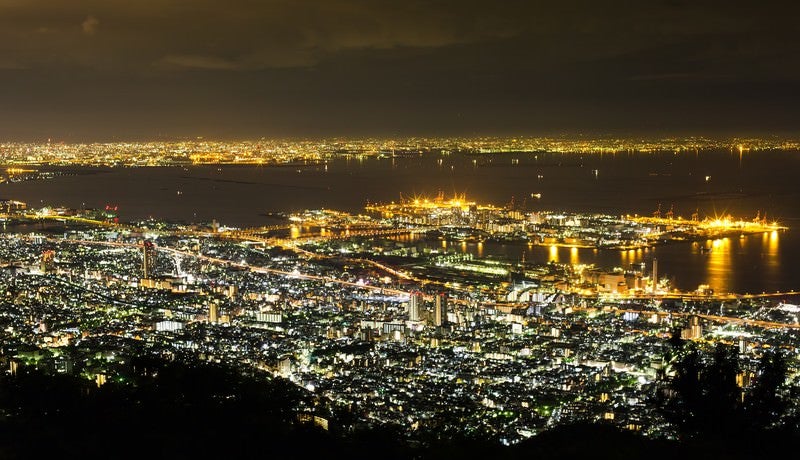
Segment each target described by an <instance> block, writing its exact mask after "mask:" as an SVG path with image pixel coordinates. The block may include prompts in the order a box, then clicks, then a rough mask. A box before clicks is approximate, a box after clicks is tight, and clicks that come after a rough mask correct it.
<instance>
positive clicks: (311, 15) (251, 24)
mask: <svg viewBox="0 0 800 460" xmlns="http://www.w3.org/2000/svg"><path fill="white" fill-rule="evenodd" d="M797 8H798V7H797V6H796V5H794V4H790V3H789V2H770V4H768V5H763V4H759V5H753V4H751V3H748V2H724V3H718V2H713V1H704V2H681V1H669V2H667V1H665V2H648V4H629V3H627V2H610V3H609V2H604V3H603V4H602V5H599V4H596V2H582V1H576V2H567V3H564V4H559V5H554V4H551V3H545V2H516V1H512V2H503V3H502V4H496V5H488V4H484V3H481V2H449V1H441V2H421V1H420V2H418V1H411V2H402V3H401V2H363V1H359V0H335V1H326V2H318V1H307V2H292V3H284V2H259V3H258V4H252V3H249V2H244V1H233V2H224V3H222V2H215V1H212V0H204V1H201V2H190V3H187V2H181V1H164V2H156V1H147V2H137V3H136V4H130V3H127V2H95V1H80V2H70V3H69V4H61V3H60V2H53V1H49V0H35V1H26V2H20V1H4V2H1V3H0V22H2V29H0V30H2V38H3V40H2V43H3V45H2V46H0V88H2V89H0V97H2V99H3V101H4V104H3V107H2V109H1V110H0V122H1V123H0V126H2V128H0V138H2V139H4V140H35V141H44V140H46V139H48V138H49V139H53V140H54V141H67V142H94V141H107V140H126V139H137V140H150V139H165V138H167V139H174V138H186V137H188V138H194V137H197V136H204V137H207V138H223V139H242V138H261V137H298V136H299V137H329V136H415V135H420V136H425V135H467V136H473V135H558V134H571V135H574V134H581V133H583V134H592V135H598V134H613V135H641V134H651V135H663V134H681V135H688V134H705V135H737V134H738V135H754V134H758V135H764V134H796V133H797V129H796V127H795V124H794V120H796V119H797V115H798V112H797V109H796V107H798V95H797V92H796V91H794V88H795V87H796V85H797V83H798V79H800V67H798V64H797V62H800V60H798V59H797V57H798V56H797V50H798V46H797V38H796V37H797V36H798V34H797V33H796V32H797V27H798V26H797V24H796V23H795V22H793V20H792V18H794V17H796V16H797V14H796V13H797V12H798V11H797Z"/></svg>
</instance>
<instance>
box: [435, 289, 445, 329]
mask: <svg viewBox="0 0 800 460" xmlns="http://www.w3.org/2000/svg"><path fill="white" fill-rule="evenodd" d="M435 299H436V300H435V301H434V307H433V325H434V326H441V325H442V324H444V323H446V322H447V294H445V293H444V292H440V293H438V294H436V298H435Z"/></svg>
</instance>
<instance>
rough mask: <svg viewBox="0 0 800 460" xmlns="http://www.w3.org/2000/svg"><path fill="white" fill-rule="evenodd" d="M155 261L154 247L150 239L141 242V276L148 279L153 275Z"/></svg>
mask: <svg viewBox="0 0 800 460" xmlns="http://www.w3.org/2000/svg"><path fill="white" fill-rule="evenodd" d="M155 262H156V247H155V245H154V244H153V242H152V241H145V242H144V243H143V244H142V278H144V279H149V278H150V277H151V276H152V275H153V269H154V268H155Z"/></svg>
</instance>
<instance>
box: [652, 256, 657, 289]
mask: <svg viewBox="0 0 800 460" xmlns="http://www.w3.org/2000/svg"><path fill="white" fill-rule="evenodd" d="M657 289H658V259H656V258H655V257H653V292H656V290H657Z"/></svg>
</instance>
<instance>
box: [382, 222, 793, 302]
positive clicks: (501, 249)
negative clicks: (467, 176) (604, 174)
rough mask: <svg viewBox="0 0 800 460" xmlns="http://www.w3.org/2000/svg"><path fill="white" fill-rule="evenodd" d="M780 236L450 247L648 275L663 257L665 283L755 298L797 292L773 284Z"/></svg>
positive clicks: (507, 257)
mask: <svg viewBox="0 0 800 460" xmlns="http://www.w3.org/2000/svg"><path fill="white" fill-rule="evenodd" d="M780 235H781V232H772V233H764V234H763V235H759V234H756V235H744V236H741V237H739V236H736V237H725V238H719V239H716V240H707V241H700V242H694V243H675V244H669V245H664V246H657V247H654V248H639V249H627V250H614V249H595V248H576V247H559V246H536V245H530V244H524V243H523V244H509V243H505V244H502V243H496V242H490V241H487V242H478V243H475V242H460V243H457V244H456V245H452V244H451V245H450V246H449V247H450V250H451V251H457V252H461V253H471V254H472V255H473V256H475V257H484V256H490V257H496V258H501V259H505V260H508V261H510V262H517V261H519V260H521V258H522V256H523V254H524V257H525V260H526V261H527V262H530V263H542V264H543V263H547V262H550V261H554V262H569V263H571V264H586V265H595V266H596V267H598V268H606V269H613V268H622V269H625V270H629V269H635V270H640V271H644V274H645V275H646V276H647V275H649V274H650V272H651V270H652V263H653V258H655V257H657V258H658V267H659V269H658V270H659V278H663V277H667V278H668V279H669V280H670V283H671V285H672V286H673V287H675V288H678V289H681V290H685V291H690V290H694V289H697V287H698V286H699V285H701V284H707V285H709V287H710V288H711V289H713V290H714V291H715V292H737V293H754V292H762V291H767V292H769V291H777V290H780V291H785V290H791V289H796V288H795V287H791V286H788V285H787V286H782V285H780V284H778V283H775V282H771V281H774V276H775V274H776V273H779V272H780V270H781V267H782V264H781V251H780ZM395 240H396V241H402V242H404V243H405V244H416V245H418V246H421V247H428V248H436V247H440V248H445V249H447V248H448V244H447V242H445V241H424V240H421V239H419V237H416V238H409V237H408V236H407V235H406V236H403V237H397V238H395ZM759 267H761V268H763V270H762V269H760V268H759Z"/></svg>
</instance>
